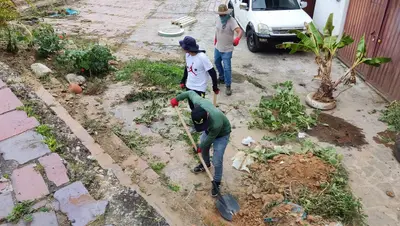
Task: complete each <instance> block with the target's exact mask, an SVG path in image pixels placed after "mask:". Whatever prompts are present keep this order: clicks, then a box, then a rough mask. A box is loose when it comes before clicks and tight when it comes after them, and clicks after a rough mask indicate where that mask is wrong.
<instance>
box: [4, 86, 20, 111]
mask: <svg viewBox="0 0 400 226" xmlns="http://www.w3.org/2000/svg"><path fill="white" fill-rule="evenodd" d="M21 106H22V103H21V101H20V100H19V99H18V98H17V97H16V96H15V95H14V93H12V92H11V90H10V89H9V88H6V89H1V90H0V115H1V114H3V113H6V112H9V111H12V110H15V109H16V108H17V107H21Z"/></svg>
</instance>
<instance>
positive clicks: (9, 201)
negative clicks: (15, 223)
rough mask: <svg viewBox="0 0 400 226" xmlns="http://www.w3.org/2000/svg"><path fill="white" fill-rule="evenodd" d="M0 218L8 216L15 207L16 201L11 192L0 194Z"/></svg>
mask: <svg viewBox="0 0 400 226" xmlns="http://www.w3.org/2000/svg"><path fill="white" fill-rule="evenodd" d="M0 203H1V205H0V220H1V219H4V218H5V217H7V216H8V215H9V214H10V213H11V211H12V210H13V208H14V201H13V198H12V194H11V193H7V194H0Z"/></svg>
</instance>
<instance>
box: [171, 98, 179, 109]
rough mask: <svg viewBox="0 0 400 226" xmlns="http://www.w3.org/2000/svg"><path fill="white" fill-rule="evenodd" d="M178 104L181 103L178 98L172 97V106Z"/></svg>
mask: <svg viewBox="0 0 400 226" xmlns="http://www.w3.org/2000/svg"><path fill="white" fill-rule="evenodd" d="M178 105H179V102H178V100H177V99H176V98H172V99H171V106H172V107H173V108H174V107H177V106H178Z"/></svg>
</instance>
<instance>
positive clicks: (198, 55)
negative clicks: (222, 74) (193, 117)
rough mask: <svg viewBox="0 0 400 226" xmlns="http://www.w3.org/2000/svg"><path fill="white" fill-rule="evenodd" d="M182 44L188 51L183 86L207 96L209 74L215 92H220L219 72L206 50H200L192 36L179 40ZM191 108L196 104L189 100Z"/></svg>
mask: <svg viewBox="0 0 400 226" xmlns="http://www.w3.org/2000/svg"><path fill="white" fill-rule="evenodd" d="M179 44H180V46H181V47H182V49H183V50H185V52H186V68H185V70H184V74H183V78H182V80H181V84H180V86H181V88H182V89H185V88H186V90H193V91H195V92H196V93H197V94H198V95H200V96H201V97H203V98H204V97H205V94H206V90H207V84H208V79H209V76H210V77H211V79H212V87H213V91H214V93H215V94H218V93H219V89H218V82H217V81H218V80H217V72H216V71H215V69H214V66H213V65H212V63H211V61H210V59H208V57H207V55H206V54H205V52H206V51H204V50H199V45H197V44H196V40H195V39H194V38H192V37H190V36H186V37H185V38H184V39H183V40H181V41H179ZM189 106H190V109H192V110H193V108H194V105H193V103H192V101H190V100H189Z"/></svg>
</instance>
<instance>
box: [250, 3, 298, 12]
mask: <svg viewBox="0 0 400 226" xmlns="http://www.w3.org/2000/svg"><path fill="white" fill-rule="evenodd" d="M252 9H253V10H254V11H263V10H291V9H300V5H299V3H298V2H297V0H253V4H252Z"/></svg>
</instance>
